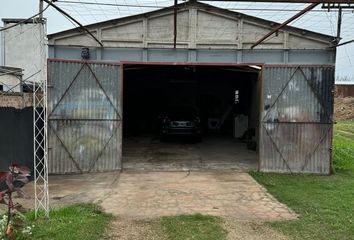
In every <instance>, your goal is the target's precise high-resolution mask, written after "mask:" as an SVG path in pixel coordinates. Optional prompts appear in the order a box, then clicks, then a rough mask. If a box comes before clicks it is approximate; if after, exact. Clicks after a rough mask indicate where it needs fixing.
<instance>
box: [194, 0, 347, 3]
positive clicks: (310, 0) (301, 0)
mask: <svg viewBox="0 0 354 240" xmlns="http://www.w3.org/2000/svg"><path fill="white" fill-rule="evenodd" d="M198 1H199V2H203V1H207V2H272V3H348V4H350V3H352V4H353V3H354V0H253V1H250V0H198Z"/></svg>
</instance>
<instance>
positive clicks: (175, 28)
mask: <svg viewBox="0 0 354 240" xmlns="http://www.w3.org/2000/svg"><path fill="white" fill-rule="evenodd" d="M176 45H177V0H175V4H174V9H173V48H174V49H176Z"/></svg>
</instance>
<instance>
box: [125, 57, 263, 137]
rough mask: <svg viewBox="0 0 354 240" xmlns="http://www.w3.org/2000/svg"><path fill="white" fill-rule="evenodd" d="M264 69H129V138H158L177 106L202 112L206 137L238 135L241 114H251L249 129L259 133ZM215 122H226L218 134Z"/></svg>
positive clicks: (159, 67)
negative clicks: (163, 117)
mask: <svg viewBox="0 0 354 240" xmlns="http://www.w3.org/2000/svg"><path fill="white" fill-rule="evenodd" d="M259 69H260V68H258V67H255V66H242V67H235V66H231V67H230V66H187V65H177V66H176V65H173V66H171V65H138V64H137V65H125V66H124V84H123V85H124V90H123V92H124V98H123V103H124V105H123V112H124V122H123V136H124V137H129V136H142V135H147V134H149V135H151V134H158V132H159V129H158V128H159V124H158V117H159V115H160V114H161V113H162V112H163V111H164V110H165V109H168V108H169V107H170V106H176V105H184V106H186V105H187V106H193V107H195V108H196V109H198V111H199V114H200V119H201V125H202V129H203V133H204V135H208V134H212V133H215V132H217V133H219V134H223V135H227V136H232V135H233V128H234V124H233V119H234V117H235V116H237V115H239V114H243V115H246V116H248V128H249V129H255V128H256V127H257V126H258V111H259V107H258V101H259V100H258V99H259V98H258V95H259V94H257V92H258V91H259V85H258V75H259V71H260V70H259ZM236 91H238V93H237V92H236ZM236 95H238V103H236V102H237V99H236V98H237V96H236ZM215 118H217V119H222V122H223V124H221V126H220V128H219V129H218V130H215V129H210V127H209V124H210V123H209V124H208V119H215ZM209 121H210V120H209Z"/></svg>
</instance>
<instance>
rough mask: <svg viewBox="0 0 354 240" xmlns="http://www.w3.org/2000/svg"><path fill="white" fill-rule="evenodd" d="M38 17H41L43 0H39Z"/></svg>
mask: <svg viewBox="0 0 354 240" xmlns="http://www.w3.org/2000/svg"><path fill="white" fill-rule="evenodd" d="M39 13H40V14H39V16H38V17H39V19H40V20H42V19H43V0H39Z"/></svg>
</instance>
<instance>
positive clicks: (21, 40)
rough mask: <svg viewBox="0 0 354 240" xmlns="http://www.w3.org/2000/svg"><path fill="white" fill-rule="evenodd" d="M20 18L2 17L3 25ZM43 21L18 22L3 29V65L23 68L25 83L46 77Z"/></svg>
mask: <svg viewBox="0 0 354 240" xmlns="http://www.w3.org/2000/svg"><path fill="white" fill-rule="evenodd" d="M20 20H21V19H3V22H4V27H8V26H11V25H14V24H16V23H17V22H18V21H20ZM45 36H46V24H45V22H43V21H42V22H37V20H36V19H34V20H33V21H31V22H25V23H22V24H19V25H17V26H15V27H13V28H10V29H8V30H5V31H3V44H2V52H3V65H4V66H11V67H17V68H21V69H23V80H26V82H27V83H32V82H38V81H40V79H45V78H46V75H47V74H46V72H47V71H46V59H47V56H48V53H47V52H48V48H47V40H46V37H45Z"/></svg>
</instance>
